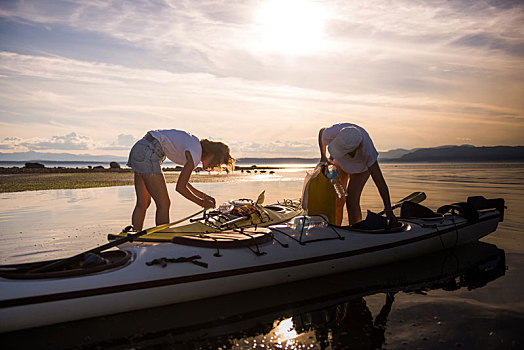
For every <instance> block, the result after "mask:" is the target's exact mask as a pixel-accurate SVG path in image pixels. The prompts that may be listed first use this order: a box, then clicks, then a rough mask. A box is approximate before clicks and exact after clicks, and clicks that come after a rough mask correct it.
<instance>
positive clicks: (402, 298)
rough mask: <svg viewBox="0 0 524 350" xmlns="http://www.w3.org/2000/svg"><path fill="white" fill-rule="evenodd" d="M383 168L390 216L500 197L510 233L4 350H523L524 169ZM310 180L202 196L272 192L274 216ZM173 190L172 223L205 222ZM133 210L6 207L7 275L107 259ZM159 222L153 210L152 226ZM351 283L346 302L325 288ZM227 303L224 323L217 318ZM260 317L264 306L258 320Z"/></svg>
mask: <svg viewBox="0 0 524 350" xmlns="http://www.w3.org/2000/svg"><path fill="white" fill-rule="evenodd" d="M381 168H382V170H383V172H384V176H385V178H386V181H387V183H388V186H389V189H390V193H391V198H392V201H393V202H395V201H396V200H399V199H401V198H403V197H405V196H406V195H408V194H410V193H412V192H414V191H424V192H425V193H426V195H427V199H426V200H425V201H424V202H423V204H424V205H426V206H428V207H430V208H432V209H434V210H436V209H437V208H438V207H439V206H441V205H444V204H450V203H454V202H459V201H464V200H466V198H467V197H468V196H474V195H483V196H485V197H486V198H499V197H502V198H504V199H505V200H506V205H507V210H506V216H505V220H504V222H502V223H500V225H499V228H498V230H497V231H496V232H494V233H492V234H490V235H489V236H487V237H485V238H483V239H482V240H481V243H478V244H476V245H472V246H471V247H470V246H468V247H466V248H464V249H461V250H457V251H448V252H442V253H439V254H436V255H432V256H426V257H421V258H419V259H415V260H412V261H406V262H403V263H400V264H393V265H392V266H386V267H384V266H382V267H377V268H373V269H368V270H366V271H361V272H359V274H356V273H348V274H345V275H341V276H336V277H334V278H336V279H337V281H333V280H329V279H328V278H326V279H319V280H317V281H310V282H308V283H312V284H310V285H308V284H306V283H302V284H297V285H294V286H292V288H291V289H289V286H288V288H286V286H279V287H272V288H270V289H268V290H265V291H259V292H258V294H257V293H245V294H244V295H243V296H236V298H237V299H236V300H230V299H228V297H224V298H222V299H217V300H216V301H215V303H214V304H213V305H200V306H197V309H191V310H185V309H183V308H182V309H177V308H173V307H165V308H160V309H154V310H153V311H144V312H135V313H130V314H126V315H123V316H121V318H112V317H106V318H100V319H96V320H87V321H82V322H79V323H77V324H64V325H57V326H52V327H46V328H44V329H40V330H39V329H36V330H29V331H25V332H22V333H23V334H24V336H23V337H21V336H20V334H18V333H16V334H13V335H0V339H2V343H3V344H4V345H6V346H7V348H11V347H12V348H16V347H19V348H22V347H30V346H32V345H34V347H39V348H45V347H48V348H54V349H57V348H60V346H67V344H69V345H70V346H71V347H73V346H76V347H79V348H101V349H136V348H147V349H153V348H154V349H158V348H159V349H199V348H200V349H219V348H221V349H253V348H263V349H284V348H287V349H341V348H366V349H369V348H386V349H418V348H420V349H449V348H466V349H470V348H478V349H521V348H523V346H524V335H523V334H522V329H524V298H523V295H524V259H523V257H524V236H523V229H522V228H523V226H524V163H493V164H489V163H467V164H461V163H453V164H391V163H388V164H382V165H381ZM306 171H308V169H305V168H288V169H281V170H276V172H275V173H274V174H268V173H264V174H261V173H257V174H254V173H250V174H247V173H245V174H244V175H243V176H242V177H240V178H239V177H235V181H226V182H220V183H196V184H194V186H195V187H196V188H198V189H200V190H202V191H204V192H206V193H208V194H210V195H212V196H214V197H215V198H216V201H217V204H219V203H222V202H224V201H227V200H230V199H238V198H252V199H256V198H257V197H258V195H259V194H260V193H261V192H262V191H265V197H266V201H265V203H266V204H269V203H273V202H277V201H279V200H283V199H296V198H299V197H300V195H301V190H302V185H303V179H304V176H305V174H306ZM224 176H227V175H224ZM168 190H169V192H170V196H171V199H172V208H171V219H172V220H175V219H177V218H181V217H184V216H187V215H189V214H192V213H194V212H196V211H198V210H199V208H198V207H197V206H196V205H194V204H192V203H190V202H188V201H187V200H185V199H183V198H182V197H180V196H179V195H177V194H176V192H175V190H174V184H168ZM361 205H362V208H363V210H367V209H369V210H372V211H380V210H381V209H382V204H381V200H380V197H379V194H378V191H377V189H376V187H375V186H374V184H373V182H372V181H371V180H370V181H368V183H367V185H366V187H365V189H364V193H363V195H362V200H361ZM133 206H134V189H133V187H132V186H124V187H108V188H92V189H78V190H48V191H35V192H21V193H1V194H0V228H1V229H0V230H1V231H0V264H8V263H19V262H30V261H38V260H43V259H53V258H60V257H68V256H71V255H74V254H76V253H79V252H82V251H84V250H87V249H90V248H93V247H95V246H98V245H102V244H104V243H106V242H107V240H106V236H107V234H108V233H111V232H118V231H120V230H121V229H122V228H123V227H124V226H126V225H128V224H129V223H130V215H131V211H132V209H133ZM153 222H154V205H152V208H150V210H149V211H148V216H147V218H146V224H145V226H146V227H151V226H153ZM477 255H478V259H477V260H475V259H474V258H473V257H474V256H475V257H476V256H477ZM462 261H469V263H468V264H469V265H468V264H466V263H461V262H462ZM471 261H473V262H471ZM475 261H478V265H476V263H475ZM450 262H453V263H450ZM489 262H491V263H492V265H489ZM450 264H451V265H452V267H450V266H449V265H450ZM407 276H415V277H412V279H409V278H408V277H407ZM341 283H343V284H344V287H343V288H342V289H341V290H335V289H333V290H329V291H326V290H325V288H321V286H322V285H326V286H328V285H329V286H333V285H339V284H341ZM313 286H314V287H315V288H313ZM319 286H320V287H319ZM0 292H1V291H0ZM317 292H318V293H320V294H318V295H317V294H315V293H317ZM279 296H280V297H279ZM284 296H286V298H284ZM295 296H296V298H294V297H295ZM282 300H285V302H284V301H282ZM294 300H296V302H294ZM227 303H231V308H230V311H229V313H228V315H227V317H226V316H224V315H222V314H220V311H218V310H215V308H214V306H216V305H219V304H224V305H225V304H227ZM253 305H261V306H260V308H259V309H257V310H258V311H257V312H252V311H251V310H252V308H253ZM262 306H263V307H262ZM184 312H186V313H188V314H187V315H186V314H184ZM185 317H191V318H192V319H194V318H195V317H201V318H202V322H201V323H200V324H199V326H197V327H186V326H185V325H184V318H185ZM101 324H103V325H105V326H104V327H101ZM68 342H70V343H68Z"/></svg>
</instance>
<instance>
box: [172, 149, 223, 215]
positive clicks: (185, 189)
mask: <svg viewBox="0 0 524 350" xmlns="http://www.w3.org/2000/svg"><path fill="white" fill-rule="evenodd" d="M185 154H186V164H185V165H184V167H183V168H182V171H181V172H180V175H179V176H178V180H177V183H176V191H177V192H178V193H180V194H181V195H182V196H184V197H185V198H187V199H189V200H190V201H191V202H193V203H195V204H198V205H199V206H201V207H204V208H206V209H207V208H214V207H215V199H214V198H212V197H210V196H208V195H206V194H205V193H203V192H200V191H198V190H196V189H195V188H194V187H193V186H192V185H191V184H190V183H189V178H190V177H191V173H192V172H193V169H194V167H195V166H194V164H195V163H194V162H193V157H192V156H191V153H190V152H189V151H186V153H185Z"/></svg>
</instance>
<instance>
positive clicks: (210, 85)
mask: <svg viewBox="0 0 524 350" xmlns="http://www.w3.org/2000/svg"><path fill="white" fill-rule="evenodd" d="M340 122H351V123H356V124H358V125H360V126H362V127H364V128H365V129H366V130H367V131H368V132H369V133H370V135H371V137H372V139H373V141H374V143H375V146H376V148H377V149H378V150H379V151H387V150H392V149H397V148H404V149H412V148H419V147H434V146H441V145H462V144H470V145H475V146H495V145H509V146H514V145H524V2H522V1H520V0H519V1H517V0H515V1H511V0H462V1H461V0H456V1H441V0H427V1H422V0H367V1H360V0H355V1H352V0H326V1H312V0H256V1H255V0H243V1H240V0H223V1H221V0H211V1H190V0H149V1H146V0H142V1H138V0H137V1H131V0H128V1H122V0H89V1H86V0H67V1H65V0H64V1H62V0H0V152H3V153H12V152H25V151H37V152H55V153H64V152H66V153H73V154H92V155H117V156H126V155H127V154H128V153H129V149H130V148H131V146H132V145H133V143H134V142H135V141H136V140H138V139H140V138H141V137H143V135H144V134H145V133H146V132H147V131H148V130H152V129H171V128H174V129H181V130H185V131H188V132H190V133H192V134H194V135H196V136H197V137H199V138H209V139H211V140H216V141H222V142H225V143H226V144H228V145H229V146H230V148H231V151H232V154H233V156H234V157H236V158H239V157H316V156H318V155H319V150H318V141H317V138H318V131H319V129H320V128H321V127H329V126H330V125H332V124H334V123H340Z"/></svg>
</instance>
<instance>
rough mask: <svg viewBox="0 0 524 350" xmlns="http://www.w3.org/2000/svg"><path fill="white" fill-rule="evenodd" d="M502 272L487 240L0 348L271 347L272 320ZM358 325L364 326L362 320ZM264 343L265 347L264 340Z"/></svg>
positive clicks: (28, 336) (82, 324)
mask: <svg viewBox="0 0 524 350" xmlns="http://www.w3.org/2000/svg"><path fill="white" fill-rule="evenodd" d="M505 272H506V260H505V253H504V251H503V250H501V249H498V248H497V247H496V246H495V245H492V244H488V243H484V242H474V243H471V244H466V245H462V246H460V247H457V248H455V249H453V250H444V251H439V252H435V253H432V254H427V255H423V256H420V257H416V258H413V259H408V260H403V261H400V262H397V263H394V264H386V265H380V266H376V267H372V268H367V269H361V270H356V271H348V272H344V273H341V274H333V275H327V276H322V277H318V278H314V279H307V280H301V281H297V282H293V283H286V284H282V285H277V286H270V287H265V288H259V289H254V290H250V291H242V292H238V293H233V294H228V295H223V296H217V297H213V298H206V299H202V300H196V301H193V302H188V303H183V304H174V305H168V306H163V307H158V308H150V309H146V310H137V311H132V312H125V313H120V314H116V315H110V316H103V317H95V318H91V319H87V320H79V321H75V322H68V323H61V324H57V325H50V326H46V327H38V328H33V329H25V330H21V331H18V332H9V333H4V334H2V346H3V348H4V349H30V348H35V347H38V348H39V349H52V350H56V349H71V348H84V347H87V348H90V349H91V348H108V347H109V345H110V347H111V348H115V349H116V348H128V347H129V346H130V345H129V344H130V339H132V344H133V347H134V348H144V347H147V346H149V347H150V346H151V344H152V341H154V344H155V347H160V348H177V349H178V348H183V349H200V348H209V349H210V348H214V349H218V348H220V347H221V346H223V339H227V338H229V337H230V336H231V335H232V334H242V336H243V337H244V339H245V338H247V337H251V336H253V337H255V336H258V335H261V334H265V335H266V336H265V339H271V338H272V336H274V337H273V339H274V342H273V344H275V342H277V341H278V340H275V338H277V337H276V336H275V331H278V329H280V328H281V327H279V325H278V322H275V320H283V319H287V318H289V317H292V319H293V324H294V329H295V330H296V331H297V333H302V332H303V331H304V330H303V328H304V327H303V326H304V322H307V321H309V322H311V320H314V322H313V323H308V324H307V326H308V327H307V328H306V329H315V328H318V327H324V326H329V324H326V322H330V321H331V322H333V321H335V320H333V319H330V318H329V317H328V316H330V313H328V312H329V311H330V310H333V309H338V308H339V307H340V306H344V305H345V304H347V303H348V302H349V303H352V302H355V301H358V300H362V299H361V298H362V297H365V296H368V295H377V293H386V294H387V295H388V296H391V295H393V294H396V293H401V292H404V293H413V292H414V293H425V292H428V291H432V290H438V289H443V290H446V291H456V290H459V289H467V290H472V289H475V288H481V287H483V286H485V285H486V284H488V283H490V282H491V281H493V280H496V279H497V278H499V277H501V276H504V274H505ZM379 297H380V296H379ZM386 300H390V301H393V300H391V299H390V298H386ZM390 306H391V305H390ZM203 310H205V312H202V311H203ZM137 320H140V321H139V322H137ZM280 322H282V321H280ZM115 325H118V326H117V327H115ZM362 327H363V329H364V327H366V323H363V324H362ZM326 328H327V327H326ZM331 329H337V327H335V328H331ZM86 330H88V333H89V337H86ZM165 342H167V344H164V343H165ZM204 344H205V346H204ZM244 344H245V343H244ZM266 346H267V347H268V348H272V347H271V344H266ZM274 347H275V346H273V348H274Z"/></svg>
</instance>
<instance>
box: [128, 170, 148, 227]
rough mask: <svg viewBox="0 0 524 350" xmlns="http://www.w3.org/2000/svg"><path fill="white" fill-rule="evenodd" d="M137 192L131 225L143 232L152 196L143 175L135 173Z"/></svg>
mask: <svg viewBox="0 0 524 350" xmlns="http://www.w3.org/2000/svg"><path fill="white" fill-rule="evenodd" d="M135 192H136V205H135V209H134V210H133V216H132V217H131V223H132V224H133V227H134V228H135V230H137V231H141V230H142V228H143V226H144V219H145V217H146V211H147V208H149V205H150V204H151V195H150V194H149V192H148V191H147V189H146V185H145V183H144V179H143V178H142V175H141V174H138V173H135Z"/></svg>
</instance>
